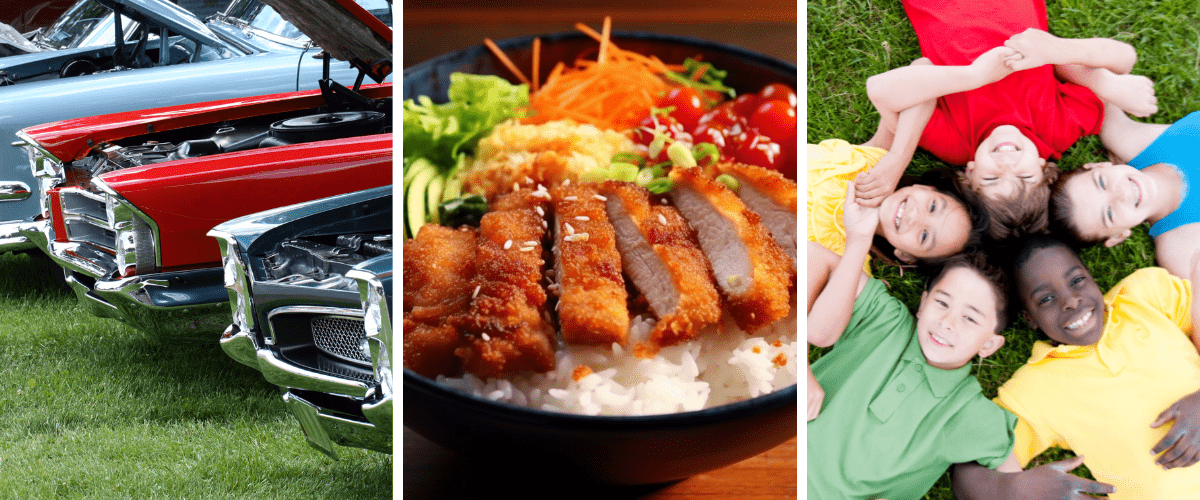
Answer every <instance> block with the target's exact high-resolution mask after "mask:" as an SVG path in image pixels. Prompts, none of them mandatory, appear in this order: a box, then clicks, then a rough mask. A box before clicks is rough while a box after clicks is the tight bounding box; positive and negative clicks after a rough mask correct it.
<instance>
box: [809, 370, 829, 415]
mask: <svg viewBox="0 0 1200 500" xmlns="http://www.w3.org/2000/svg"><path fill="white" fill-rule="evenodd" d="M823 402H825V389H822V388H821V383H820V382H817V378H816V377H814V376H813V372H812V368H809V369H808V421H810V422H811V421H812V419H814V418H817V415H820V414H821V403H823Z"/></svg>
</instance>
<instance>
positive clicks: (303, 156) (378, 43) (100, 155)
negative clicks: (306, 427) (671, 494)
mask: <svg viewBox="0 0 1200 500" xmlns="http://www.w3.org/2000/svg"><path fill="white" fill-rule="evenodd" d="M271 1H276V2H277V5H276V6H275V8H276V9H277V10H279V11H280V12H281V13H282V14H284V15H289V16H293V17H292V19H293V22H294V23H296V25H297V26H300V27H301V28H302V29H306V31H309V32H311V33H320V34H321V35H319V36H325V37H326V38H325V39H323V40H319V42H321V46H322V47H323V48H324V53H325V54H327V55H329V56H330V57H333V58H340V59H343V60H352V61H355V64H356V65H357V66H358V67H359V68H361V69H360V71H361V73H360V75H359V78H358V82H356V83H355V85H354V86H353V88H347V87H345V86H342V85H341V84H339V83H337V82H335V81H333V80H331V79H330V78H328V77H327V78H324V79H322V80H321V82H320V87H321V90H317V91H301V92H289V93H283V94H270V95H263V96H256V97H245V98H240V99H226V100H220V101H213V102H206V103H199V104H194V105H180V106H171V107H165V108H156V109H150V110H145V111H129V112H124V113H116V114H110V115H102V116H97V117H89V118H79V119H73V120H66V121H61V122H55V123H50V124H45V125H40V126H35V127H30V128H27V129H24V130H23V131H21V132H19V133H18V135H19V136H20V137H21V138H22V141H23V142H24V143H25V144H26V148H27V150H28V156H29V158H30V160H29V161H30V164H31V168H32V170H33V172H34V174H35V175H36V176H38V177H39V181H40V185H42V186H45V187H46V194H45V195H44V196H43V202H42V203H43V206H44V207H45V213H43V214H42V216H41V218H40V219H38V220H35V221H31V222H29V223H26V224H24V225H22V226H21V228H20V231H19V232H20V235H21V236H23V237H25V238H27V239H28V240H29V241H31V242H33V243H34V244H35V245H36V246H37V247H38V248H40V249H42V250H43V251H44V252H45V253H46V254H47V255H49V256H50V258H51V259H53V260H54V261H55V262H57V263H58V264H59V265H60V266H61V267H63V269H64V273H65V278H66V282H67V284H68V285H69V286H70V287H71V288H72V289H73V290H74V291H75V292H76V295H77V296H78V298H79V300H80V301H81V303H83V304H84V305H85V306H86V307H87V308H88V309H89V310H90V311H91V312H92V313H94V314H96V315H98V316H104V317H114V318H118V319H122V320H125V321H127V322H129V323H131V324H134V325H135V326H137V327H141V328H144V329H154V330H165V331H171V330H174V329H178V328H189V329H204V328H207V327H209V326H215V325H216V324H217V323H216V321H219V324H220V326H221V327H223V326H224V325H225V322H226V321H227V318H223V316H225V315H227V314H228V313H227V312H226V311H227V309H226V308H227V306H226V305H225V304H226V303H227V302H228V295H227V294H226V293H225V290H224V288H223V279H222V273H221V256H220V253H219V251H218V249H217V247H216V246H215V245H211V244H203V242H204V241H205V240H206V238H205V237H204V235H205V233H206V232H207V231H208V230H209V229H211V228H212V227H214V226H216V225H217V224H220V223H222V222H224V221H228V220H230V219H234V218H237V217H241V216H244V215H248V214H252V213H256V212H261V211H263V210H267V209H270V208H274V207H279V206H284V205H290V204H295V203H300V202H303V201H309V200H313V199H318V198H324V197H328V196H333V195H337V194H344V193H349V192H354V191H361V190H364V189H369V188H374V187H379V186H386V185H390V184H391V161H392V134H391V126H392V125H391V123H392V118H391V112H392V106H391V93H392V86H391V84H390V83H380V84H369V85H362V86H360V83H361V81H362V79H363V78H364V77H365V76H370V77H371V79H372V80H375V81H381V80H383V77H384V76H385V75H386V74H387V73H388V72H390V70H391V68H390V65H389V64H388V63H387V62H386V59H387V58H388V57H390V48H391V41H390V39H391V29H390V28H388V27H387V26H386V25H384V24H383V23H381V22H379V21H378V20H377V19H376V18H374V17H372V16H371V15H370V14H369V13H368V12H367V11H366V10H365V9H363V8H362V7H360V6H359V5H358V4H355V3H354V2H352V1H350V0H328V1H329V2H330V3H328V4H321V7H324V9H313V10H308V11H304V12H296V11H295V10H292V7H293V4H283V3H278V0H271ZM334 1H339V3H332V2H334ZM295 5H303V6H304V7H306V8H307V7H315V6H316V4H313V3H306V4H295ZM306 17H307V19H306ZM308 19H317V21H316V22H317V23H334V25H337V26H341V27H342V28H341V29H338V30H329V29H326V28H321V27H319V26H318V25H317V24H309V22H308V21H307V20H308ZM317 36H318V35H314V38H316V37H317ZM328 60H329V57H326V61H328Z"/></svg>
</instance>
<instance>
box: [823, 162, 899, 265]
mask: <svg viewBox="0 0 1200 500" xmlns="http://www.w3.org/2000/svg"><path fill="white" fill-rule="evenodd" d="M885 154H887V150H885V149H880V148H872V147H865V146H856V145H853V144H850V143H848V142H846V141H843V140H841V139H827V140H824V141H821V143H820V144H809V145H808V158H807V164H808V165H807V166H808V196H806V199H807V200H808V203H807V208H808V211H807V213H808V225H807V227H808V241H815V242H817V243H819V244H820V245H821V246H823V247H825V248H828V249H830V250H833V252H834V253H836V254H838V255H842V254H844V253H846V226H845V225H844V224H843V222H842V205H844V204H845V203H846V187H847V186H849V185H850V183H851V182H853V181H854V177H855V176H857V175H858V174H859V173H861V172H866V171H869V170H871V167H874V166H875V164H876V163H879V159H880V158H883V155H885ZM869 261H870V259H868V262H869ZM863 270H864V271H866V272H867V274H870V272H871V268H870V266H869V265H864V266H863Z"/></svg>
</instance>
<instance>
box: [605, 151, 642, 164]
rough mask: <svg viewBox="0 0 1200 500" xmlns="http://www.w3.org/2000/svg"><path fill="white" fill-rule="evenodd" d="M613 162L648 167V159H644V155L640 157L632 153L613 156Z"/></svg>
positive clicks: (626, 152)
mask: <svg viewBox="0 0 1200 500" xmlns="http://www.w3.org/2000/svg"><path fill="white" fill-rule="evenodd" d="M612 162H613V163H617V162H621V163H632V164H634V165H637V166H639V167H644V166H646V159H645V158H643V157H642V155H639V154H637V153H634V152H631V151H621V152H620V153H617V154H615V155H613V157H612Z"/></svg>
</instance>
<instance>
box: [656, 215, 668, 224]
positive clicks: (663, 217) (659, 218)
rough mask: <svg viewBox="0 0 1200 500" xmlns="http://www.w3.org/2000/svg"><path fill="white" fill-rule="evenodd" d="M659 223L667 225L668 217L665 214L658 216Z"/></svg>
mask: <svg viewBox="0 0 1200 500" xmlns="http://www.w3.org/2000/svg"><path fill="white" fill-rule="evenodd" d="M658 222H659V223H660V224H662V225H664V226H665V225H667V217H666V216H665V215H663V214H658Z"/></svg>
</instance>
